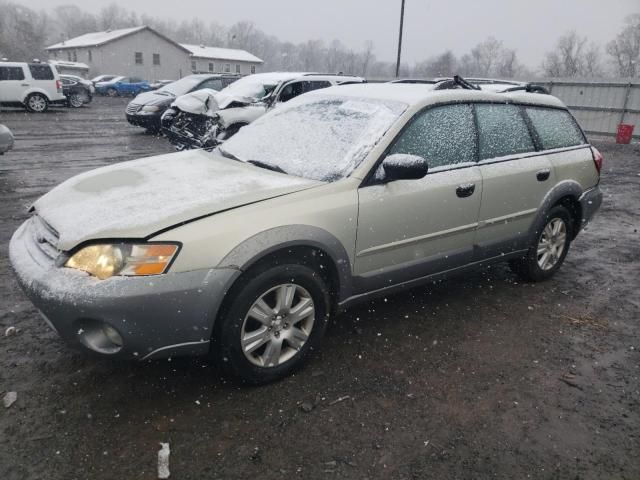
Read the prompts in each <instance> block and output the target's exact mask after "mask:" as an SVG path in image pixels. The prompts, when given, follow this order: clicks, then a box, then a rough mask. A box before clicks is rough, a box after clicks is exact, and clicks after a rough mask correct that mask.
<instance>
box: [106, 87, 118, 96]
mask: <svg viewBox="0 0 640 480" xmlns="http://www.w3.org/2000/svg"><path fill="white" fill-rule="evenodd" d="M107 96H109V97H117V96H118V91H117V90H116V89H115V88H110V89H108V90H107Z"/></svg>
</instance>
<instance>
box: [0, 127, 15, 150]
mask: <svg viewBox="0 0 640 480" xmlns="http://www.w3.org/2000/svg"><path fill="white" fill-rule="evenodd" d="M13 142H14V139H13V133H11V130H9V127H5V126H4V125H2V124H1V123H0V155H4V154H5V153H7V152H8V151H9V150H11V149H12V148H13Z"/></svg>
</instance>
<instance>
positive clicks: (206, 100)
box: [171, 88, 256, 117]
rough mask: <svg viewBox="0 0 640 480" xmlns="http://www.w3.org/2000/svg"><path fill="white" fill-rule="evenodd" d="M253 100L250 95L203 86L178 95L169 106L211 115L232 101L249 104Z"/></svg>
mask: <svg viewBox="0 0 640 480" xmlns="http://www.w3.org/2000/svg"><path fill="white" fill-rule="evenodd" d="M255 101H256V100H255V99H254V98H251V97H242V96H238V95H231V94H228V93H222V92H218V91H216V90H213V89H211V88H203V89H201V90H196V91H195V92H192V93H187V94H186V95H182V96H180V97H178V98H177V99H176V101H175V102H173V103H172V104H171V106H172V107H177V108H179V109H180V110H181V111H183V112H187V113H193V114H196V115H207V116H209V117H211V116H213V114H214V113H216V112H217V111H218V110H222V109H225V108H227V107H228V106H229V105H231V104H232V103H234V102H236V103H241V104H244V105H250V104H252V103H254V102H255Z"/></svg>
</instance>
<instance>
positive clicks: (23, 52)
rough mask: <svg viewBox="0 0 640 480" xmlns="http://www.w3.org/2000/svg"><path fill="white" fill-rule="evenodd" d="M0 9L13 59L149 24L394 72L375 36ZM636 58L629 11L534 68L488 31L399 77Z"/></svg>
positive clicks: (324, 64) (312, 66)
mask: <svg viewBox="0 0 640 480" xmlns="http://www.w3.org/2000/svg"><path fill="white" fill-rule="evenodd" d="M0 12H2V15H0V58H7V59H10V60H16V61H20V60H22V61H25V60H31V59H34V58H46V56H47V54H46V51H45V50H44V48H45V47H46V46H47V45H51V44H53V43H57V42H60V41H63V40H66V39H69V38H73V37H76V36H78V35H82V34H84V33H88V32H94V31H104V30H109V29H118V28H127V27H133V26H138V25H148V26H150V27H152V28H154V29H156V30H158V31H159V32H161V33H163V34H164V35H166V36H168V37H169V38H172V39H174V40H176V41H178V42H181V43H193V44H204V45H209V46H220V47H227V48H240V49H244V50H247V51H249V52H251V53H253V54H254V55H257V56H258V57H260V58H262V59H263V60H264V62H265V63H264V67H263V70H264V71H274V70H290V71H295V70H299V71H318V72H343V73H348V74H354V75H362V76H367V77H370V78H381V79H382V78H391V77H393V76H394V74H395V63H394V62H389V61H381V60H379V59H377V58H376V55H375V52H374V44H373V42H372V41H371V40H367V41H366V42H364V43H363V45H362V48H360V49H357V50H354V49H352V48H348V47H347V46H345V45H344V44H343V43H342V42H341V41H340V40H333V41H331V42H329V43H326V42H324V41H322V40H308V41H306V42H303V43H292V42H287V41H282V40H280V39H279V38H277V37H276V36H274V35H269V34H267V33H265V32H263V31H262V30H260V29H259V28H257V27H256V26H255V25H254V24H253V23H251V22H248V21H241V22H237V23H235V24H234V25H231V26H230V27H225V26H223V25H220V24H218V23H216V22H213V21H211V22H205V21H204V20H202V19H200V18H194V19H192V20H188V21H187V20H185V21H177V20H174V19H161V18H156V17H151V16H149V15H147V14H142V15H138V14H137V13H135V12H133V11H130V10H128V9H125V8H123V7H120V6H118V5H117V4H115V3H112V4H110V5H107V6H105V7H103V8H102V9H101V10H100V11H99V12H98V13H97V14H92V13H88V12H86V11H84V10H82V9H81V8H79V7H77V6H75V5H64V6H58V7H55V8H53V9H52V10H50V11H35V10H32V9H30V8H28V7H25V6H23V5H19V4H17V3H13V2H8V1H5V0H0ZM639 62H640V13H638V14H633V15H629V16H628V17H627V18H626V21H625V24H624V25H623V27H622V29H621V31H620V32H619V33H618V34H617V35H616V37H615V38H613V39H611V41H610V42H608V43H607V44H606V45H604V46H600V45H597V44H595V43H593V42H591V43H589V41H588V39H587V37H586V36H581V35H579V34H578V33H576V32H574V31H572V32H567V33H566V34H564V35H562V36H561V37H560V38H559V39H558V41H557V43H556V45H555V47H554V48H553V49H552V50H551V51H549V52H546V54H545V56H544V60H543V62H542V64H541V65H539V66H537V67H533V68H532V67H530V66H526V65H524V64H522V63H521V62H520V61H519V60H518V56H517V53H516V51H515V50H513V49H510V48H508V47H507V46H505V45H504V43H503V42H502V41H500V40H498V39H496V38H494V37H488V38H487V39H485V40H483V41H481V42H479V43H478V44H477V45H476V46H474V47H473V48H472V49H471V50H470V51H469V52H468V53H465V54H463V55H461V56H456V55H455V54H454V53H453V52H452V51H445V52H442V53H440V54H437V55H434V56H431V57H429V58H427V59H425V60H423V61H420V62H417V63H415V64H412V65H410V64H408V63H406V62H405V63H402V64H401V66H400V76H402V77H409V76H413V77H446V76H451V75H454V74H456V73H458V74H461V75H468V76H478V77H500V78H532V77H552V78H578V77H582V78H589V77H591V78H605V77H609V78H629V77H638V76H640V64H639Z"/></svg>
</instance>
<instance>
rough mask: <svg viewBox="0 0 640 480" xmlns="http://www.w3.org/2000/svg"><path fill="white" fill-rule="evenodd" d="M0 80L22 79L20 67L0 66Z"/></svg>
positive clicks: (22, 72)
mask: <svg viewBox="0 0 640 480" xmlns="http://www.w3.org/2000/svg"><path fill="white" fill-rule="evenodd" d="M2 80H24V71H23V70H22V67H0V81H2Z"/></svg>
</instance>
